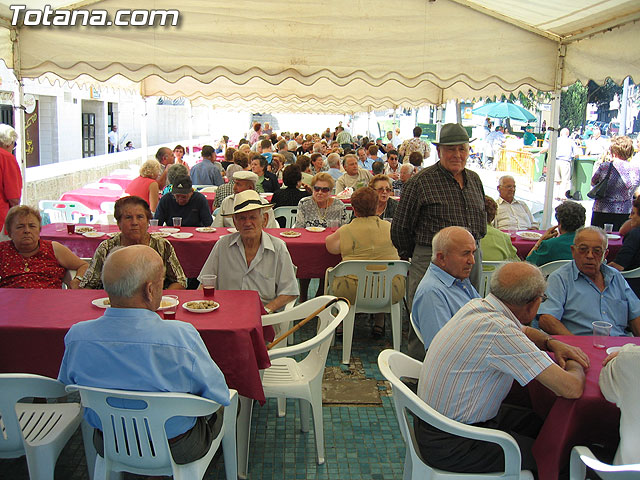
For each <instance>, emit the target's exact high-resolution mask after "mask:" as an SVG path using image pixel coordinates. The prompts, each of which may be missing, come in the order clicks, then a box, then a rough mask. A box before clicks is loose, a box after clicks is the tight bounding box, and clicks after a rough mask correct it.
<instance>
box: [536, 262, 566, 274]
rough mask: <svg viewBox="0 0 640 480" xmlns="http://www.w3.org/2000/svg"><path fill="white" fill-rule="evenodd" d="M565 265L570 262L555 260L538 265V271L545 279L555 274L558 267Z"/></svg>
mask: <svg viewBox="0 0 640 480" xmlns="http://www.w3.org/2000/svg"><path fill="white" fill-rule="evenodd" d="M567 263H571V260H555V261H553V262H549V263H545V264H544V265H540V270H541V271H542V275H544V277H545V278H547V277H548V276H549V275H551V274H552V273H553V272H555V271H556V270H557V269H559V268H560V267H563V266H564V265H566V264H567Z"/></svg>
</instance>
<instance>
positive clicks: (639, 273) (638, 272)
mask: <svg viewBox="0 0 640 480" xmlns="http://www.w3.org/2000/svg"><path fill="white" fill-rule="evenodd" d="M620 273H621V274H622V276H623V277H624V278H640V267H638V268H634V269H633V270H627V271H625V272H620Z"/></svg>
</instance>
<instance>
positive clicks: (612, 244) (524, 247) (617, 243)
mask: <svg viewBox="0 0 640 480" xmlns="http://www.w3.org/2000/svg"><path fill="white" fill-rule="evenodd" d="M532 231H533V232H538V233H544V232H545V231H544V230H532ZM511 243H513V246H514V247H516V250H517V251H518V256H519V257H520V258H522V259H523V260H524V259H525V258H527V255H528V254H529V252H530V251H531V249H532V248H533V246H534V245H535V244H536V241H535V240H527V239H524V238H522V237H520V236H518V235H516V236H515V238H512V239H511ZM620 247H622V238H618V239H616V240H609V254H608V255H607V260H608V261H610V262H611V261H613V260H614V259H615V258H616V255H617V254H618V250H620Z"/></svg>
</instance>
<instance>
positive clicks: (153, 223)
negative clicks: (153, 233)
mask: <svg viewBox="0 0 640 480" xmlns="http://www.w3.org/2000/svg"><path fill="white" fill-rule="evenodd" d="M149 226H150V227H153V228H155V227H157V226H158V219H157V218H152V219H151V220H149Z"/></svg>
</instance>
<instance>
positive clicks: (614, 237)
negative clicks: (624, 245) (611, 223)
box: [607, 233, 620, 240]
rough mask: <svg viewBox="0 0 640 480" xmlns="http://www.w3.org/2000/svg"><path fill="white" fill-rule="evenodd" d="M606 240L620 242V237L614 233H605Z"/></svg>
mask: <svg viewBox="0 0 640 480" xmlns="http://www.w3.org/2000/svg"><path fill="white" fill-rule="evenodd" d="M607 238H608V239H609V240H620V235H616V234H615V233H607Z"/></svg>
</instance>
